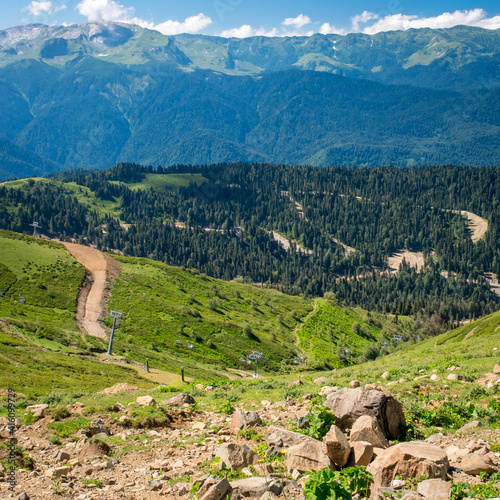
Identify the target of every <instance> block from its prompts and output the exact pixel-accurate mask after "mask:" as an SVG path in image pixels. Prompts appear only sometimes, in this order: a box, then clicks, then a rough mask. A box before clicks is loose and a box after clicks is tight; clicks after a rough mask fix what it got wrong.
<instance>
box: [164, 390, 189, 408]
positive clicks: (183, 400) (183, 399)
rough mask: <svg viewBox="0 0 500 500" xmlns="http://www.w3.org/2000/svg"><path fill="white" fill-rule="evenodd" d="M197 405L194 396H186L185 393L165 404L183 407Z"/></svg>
mask: <svg viewBox="0 0 500 500" xmlns="http://www.w3.org/2000/svg"><path fill="white" fill-rule="evenodd" d="M195 403H196V401H195V400H194V398H193V396H190V395H189V394H185V393H183V392H181V393H180V394H177V396H174V397H173V398H170V399H167V400H166V401H164V402H163V404H166V405H168V406H182V405H185V404H188V405H194V404H195Z"/></svg>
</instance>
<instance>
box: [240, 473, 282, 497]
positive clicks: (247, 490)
mask: <svg viewBox="0 0 500 500" xmlns="http://www.w3.org/2000/svg"><path fill="white" fill-rule="evenodd" d="M230 484H231V488H233V496H234V494H235V493H236V492H237V491H239V493H240V494H241V496H242V497H244V498H260V497H261V496H262V495H263V494H264V493H266V492H267V491H269V492H271V493H274V494H275V495H279V494H280V493H281V486H280V485H279V483H278V484H277V483H276V482H275V480H274V479H272V478H266V477H249V478H248V479H238V480H237V481H232V482H231V483H230Z"/></svg>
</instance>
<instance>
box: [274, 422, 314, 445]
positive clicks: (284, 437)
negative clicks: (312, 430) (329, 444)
mask: <svg viewBox="0 0 500 500" xmlns="http://www.w3.org/2000/svg"><path fill="white" fill-rule="evenodd" d="M311 440H313V441H316V439H314V438H312V437H310V436H305V435H304V434H300V433H299V432H293V431H289V430H287V429H283V428H281V427H276V426H275V425H271V426H270V427H269V428H268V430H267V443H268V444H269V446H272V447H273V448H275V449H281V448H290V447H291V446H295V445H297V444H300V443H304V442H306V441H311Z"/></svg>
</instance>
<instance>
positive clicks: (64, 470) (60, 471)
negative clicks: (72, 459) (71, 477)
mask: <svg viewBox="0 0 500 500" xmlns="http://www.w3.org/2000/svg"><path fill="white" fill-rule="evenodd" d="M70 472H71V467H68V466H64V467H55V468H54V469H49V470H48V471H47V475H48V476H49V477H62V476H67V475H68V474H69V473H70Z"/></svg>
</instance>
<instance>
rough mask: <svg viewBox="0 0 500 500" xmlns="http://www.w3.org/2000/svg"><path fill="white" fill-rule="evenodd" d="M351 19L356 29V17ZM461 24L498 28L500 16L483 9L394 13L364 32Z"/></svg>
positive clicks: (370, 33)
mask: <svg viewBox="0 0 500 500" xmlns="http://www.w3.org/2000/svg"><path fill="white" fill-rule="evenodd" d="M355 17H357V16H355ZM351 21H352V25H353V30H354V24H355V23H354V18H352V20H351ZM459 25H466V26H479V27H482V28H488V29H497V28H500V16H496V17H493V18H487V13H486V11H484V10H483V9H472V10H456V11H455V12H444V13H443V14H441V15H439V16H435V17H418V16H411V15H404V14H394V15H389V16H385V17H383V18H381V19H379V20H378V21H377V22H376V23H374V24H372V25H370V26H367V27H365V28H364V29H363V33H367V34H369V35H373V34H375V33H379V32H381V31H394V30H407V29H410V28H434V29H438V28H452V27H453V26H459ZM356 31H357V30H356Z"/></svg>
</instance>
